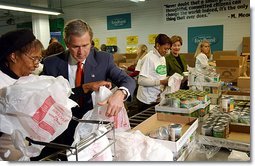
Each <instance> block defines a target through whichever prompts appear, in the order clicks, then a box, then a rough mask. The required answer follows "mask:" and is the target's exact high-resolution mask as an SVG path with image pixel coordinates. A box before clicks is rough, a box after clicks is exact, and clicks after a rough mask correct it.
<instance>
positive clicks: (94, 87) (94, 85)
mask: <svg viewBox="0 0 255 166" xmlns="http://www.w3.org/2000/svg"><path fill="white" fill-rule="evenodd" d="M100 86H105V87H107V88H108V89H111V88H112V83H111V82H108V81H97V82H90V83H86V84H83V85H82V89H83V91H84V93H88V92H89V91H98V90H99V87H100Z"/></svg>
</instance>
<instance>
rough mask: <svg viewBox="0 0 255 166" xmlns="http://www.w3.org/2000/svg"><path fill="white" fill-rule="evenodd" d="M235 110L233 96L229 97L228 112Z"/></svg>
mask: <svg viewBox="0 0 255 166" xmlns="http://www.w3.org/2000/svg"><path fill="white" fill-rule="evenodd" d="M234 108H235V100H234V97H233V96H229V111H232V110H233V109H234Z"/></svg>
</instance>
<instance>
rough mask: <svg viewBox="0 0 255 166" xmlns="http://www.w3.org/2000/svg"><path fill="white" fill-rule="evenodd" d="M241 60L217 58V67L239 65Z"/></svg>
mask: <svg viewBox="0 0 255 166" xmlns="http://www.w3.org/2000/svg"><path fill="white" fill-rule="evenodd" d="M239 65H240V61H239V60H230V59H227V60H222V59H217V60H216V67H239Z"/></svg>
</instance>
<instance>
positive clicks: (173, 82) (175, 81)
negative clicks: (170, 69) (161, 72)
mask: <svg viewBox="0 0 255 166" xmlns="http://www.w3.org/2000/svg"><path fill="white" fill-rule="evenodd" d="M182 79H183V76H182V75H180V74H178V73H174V74H173V75H172V76H171V77H170V78H169V79H168V86H169V87H170V90H169V92H170V93H174V92H176V91H178V90H179V89H180V86H181V83H182Z"/></svg>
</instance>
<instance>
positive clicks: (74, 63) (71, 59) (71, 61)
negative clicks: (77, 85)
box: [68, 53, 86, 65]
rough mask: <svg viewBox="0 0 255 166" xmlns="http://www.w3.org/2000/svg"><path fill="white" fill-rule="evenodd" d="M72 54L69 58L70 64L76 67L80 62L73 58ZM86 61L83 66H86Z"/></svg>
mask: <svg viewBox="0 0 255 166" xmlns="http://www.w3.org/2000/svg"><path fill="white" fill-rule="evenodd" d="M69 54H70V56H69V58H68V63H69V64H70V65H76V64H77V63H78V62H77V61H76V60H75V59H74V58H73V56H72V55H71V53H69ZM85 61H86V59H85V60H84V61H83V62H82V64H85Z"/></svg>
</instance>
